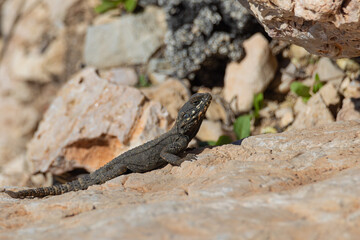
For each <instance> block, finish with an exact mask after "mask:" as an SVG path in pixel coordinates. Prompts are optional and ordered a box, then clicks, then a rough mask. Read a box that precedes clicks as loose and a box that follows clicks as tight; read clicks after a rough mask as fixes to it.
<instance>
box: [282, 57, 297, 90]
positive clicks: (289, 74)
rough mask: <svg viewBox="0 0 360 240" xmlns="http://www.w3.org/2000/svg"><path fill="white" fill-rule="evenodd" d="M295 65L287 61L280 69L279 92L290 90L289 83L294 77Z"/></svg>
mask: <svg viewBox="0 0 360 240" xmlns="http://www.w3.org/2000/svg"><path fill="white" fill-rule="evenodd" d="M295 73H296V66H295V65H294V64H293V63H289V64H288V65H287V66H286V67H285V68H284V69H283V71H282V75H281V83H280V85H279V86H278V88H277V89H278V91H279V92H280V93H288V92H289V91H290V85H291V83H292V82H293V81H294V80H295V79H296V77H295Z"/></svg>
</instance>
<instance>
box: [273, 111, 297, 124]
mask: <svg viewBox="0 0 360 240" xmlns="http://www.w3.org/2000/svg"><path fill="white" fill-rule="evenodd" d="M275 116H276V118H278V119H280V127H281V128H284V127H286V126H288V125H289V124H290V123H292V122H293V121H294V113H293V110H292V108H291V107H286V108H281V109H279V110H277V111H276V112H275Z"/></svg>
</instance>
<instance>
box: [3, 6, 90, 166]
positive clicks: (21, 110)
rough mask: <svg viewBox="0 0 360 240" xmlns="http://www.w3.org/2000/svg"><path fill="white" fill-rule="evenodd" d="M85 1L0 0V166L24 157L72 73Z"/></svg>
mask: <svg viewBox="0 0 360 240" xmlns="http://www.w3.org/2000/svg"><path fill="white" fill-rule="evenodd" d="M90 2H93V1H85V0H80V1H78V0H69V1H66V2H62V1H59V0H54V1H49V0H29V1H22V0H14V1H2V3H1V21H0V22H1V36H2V41H1V42H2V44H3V47H4V48H2V51H1V64H0V125H1V126H0V132H1V136H0V165H3V164H4V162H7V161H11V160H12V159H13V160H14V161H16V159H17V158H18V157H19V156H22V155H23V154H25V149H26V143H27V141H28V140H29V139H30V138H31V135H32V134H33V133H34V131H35V129H36V127H37V124H38V121H39V120H40V118H41V115H42V114H43V112H44V111H45V110H46V109H47V108H48V106H49V104H50V101H51V100H52V99H53V97H54V96H55V95H56V92H57V91H58V89H59V88H60V86H61V85H62V84H63V82H64V81H65V79H67V76H68V75H72V74H73V73H74V72H75V69H76V64H75V62H77V61H79V59H80V58H81V55H82V54H78V53H79V52H81V51H82V47H79V46H82V41H81V36H82V35H84V33H85V31H82V28H81V26H82V25H86V24H88V22H90V20H91V19H92V12H93V8H92V7H91V3H90ZM75 13H76V14H75ZM75 15H76V17H74V16H75ZM73 28H75V29H76V31H73V30H72V29H73ZM76 71H77V70H76Z"/></svg>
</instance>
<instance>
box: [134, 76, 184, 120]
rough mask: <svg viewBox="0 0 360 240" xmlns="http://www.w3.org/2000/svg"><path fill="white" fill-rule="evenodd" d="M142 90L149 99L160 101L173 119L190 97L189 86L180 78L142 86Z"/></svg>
mask: <svg viewBox="0 0 360 240" xmlns="http://www.w3.org/2000/svg"><path fill="white" fill-rule="evenodd" d="M141 91H142V92H143V93H144V94H145V96H146V97H148V98H149V99H151V100H153V101H157V102H160V103H161V105H162V106H164V107H165V108H166V109H167V110H168V112H169V113H170V116H171V117H172V119H176V117H177V114H178V112H179V110H180V108H181V107H182V106H183V105H184V103H185V102H187V101H188V100H189V98H190V91H189V90H188V89H187V87H186V86H185V85H184V84H183V83H182V82H181V81H180V80H177V79H174V78H170V79H168V80H167V81H165V82H164V83H162V84H160V85H157V86H153V87H148V88H142V89H141Z"/></svg>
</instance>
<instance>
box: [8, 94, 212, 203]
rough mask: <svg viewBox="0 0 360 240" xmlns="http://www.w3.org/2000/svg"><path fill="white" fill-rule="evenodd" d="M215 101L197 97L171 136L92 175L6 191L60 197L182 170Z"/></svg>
mask: <svg viewBox="0 0 360 240" xmlns="http://www.w3.org/2000/svg"><path fill="white" fill-rule="evenodd" d="M211 99H212V98H211V95H210V94H208V93H197V94H194V95H193V96H192V97H191V98H190V100H189V101H188V102H187V103H185V104H184V106H183V107H182V108H181V109H180V111H179V114H178V117H177V119H176V123H175V125H174V127H173V128H172V129H171V130H170V131H169V132H167V133H165V134H163V135H161V136H159V137H158V138H156V139H154V140H151V141H149V142H147V143H145V144H143V145H141V146H138V147H136V148H133V149H131V150H129V151H127V152H125V153H123V154H121V155H119V156H118V157H116V158H114V159H113V160H111V161H110V162H109V163H107V164H106V165H104V166H103V167H101V168H99V169H98V170H96V171H95V172H93V173H91V174H88V175H85V176H83V177H80V178H78V179H76V180H74V181H72V182H69V183H65V184H61V185H54V186H51V187H44V188H33V189H26V190H22V191H18V192H14V191H9V190H5V193H7V194H8V195H9V196H11V197H13V198H25V197H45V196H48V195H60V194H63V193H66V192H70V191H78V190H85V189H87V188H88V187H89V186H91V185H96V184H103V183H105V182H106V181H108V180H110V179H113V178H115V177H118V176H120V175H122V174H124V173H125V172H139V173H143V172H148V171H151V170H154V169H157V168H161V167H163V166H165V165H166V164H168V163H170V164H172V165H176V166H178V165H180V164H181V163H182V162H183V161H184V160H183V159H181V158H180V157H179V156H177V155H178V154H179V153H181V152H183V151H184V150H185V149H186V148H187V145H188V144H189V142H190V141H191V139H192V138H194V137H195V135H196V134H197V132H198V130H199V128H200V125H201V123H202V121H203V119H204V116H205V112H206V110H207V108H208V106H209V105H210V102H211Z"/></svg>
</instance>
